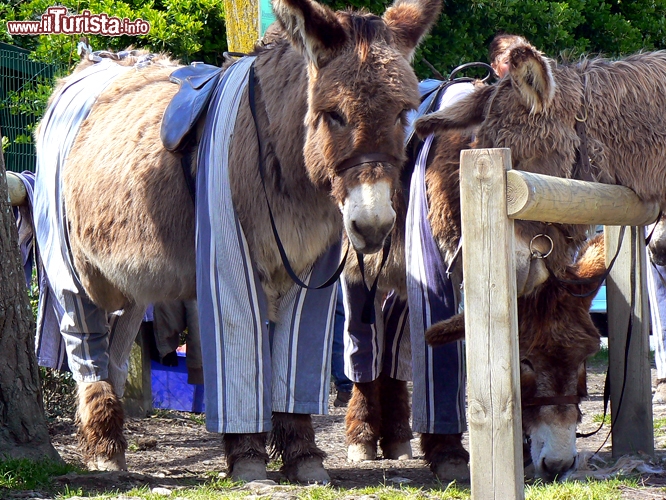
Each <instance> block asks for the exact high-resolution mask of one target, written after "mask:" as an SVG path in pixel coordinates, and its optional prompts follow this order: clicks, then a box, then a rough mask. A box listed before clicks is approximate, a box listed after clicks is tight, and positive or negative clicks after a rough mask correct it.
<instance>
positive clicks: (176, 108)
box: [160, 62, 222, 152]
mask: <svg viewBox="0 0 666 500" xmlns="http://www.w3.org/2000/svg"><path fill="white" fill-rule="evenodd" d="M220 75H222V68H218V67H217V66H213V65H211V64H204V63H200V62H194V63H192V64H190V65H189V66H185V67H183V68H179V69H177V70H176V71H174V72H173V73H171V75H170V76H169V80H171V81H172V82H173V83H177V84H178V85H180V88H179V89H178V92H177V93H176V95H175V96H173V99H171V102H170V103H169V105H168V106H167V108H166V110H165V111H164V116H163V117H162V128H161V129H160V138H161V139H162V144H163V145H164V147H165V148H166V149H167V150H168V151H171V152H177V151H182V150H183V149H185V148H186V147H187V144H188V138H189V135H190V132H192V130H193V129H194V127H195V126H196V124H197V122H198V121H199V118H201V116H202V115H203V114H204V112H205V111H206V109H208V103H209V102H210V99H211V97H212V95H213V90H214V89H215V87H216V85H217V82H218V80H219V78H220Z"/></svg>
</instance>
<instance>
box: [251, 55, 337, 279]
mask: <svg viewBox="0 0 666 500" xmlns="http://www.w3.org/2000/svg"><path fill="white" fill-rule="evenodd" d="M248 79H249V81H248V99H249V101H250V112H251V113H252V119H253V120H254V129H255V131H256V133H257V144H258V148H259V177H261V185H262V187H263V188H264V195H265V198H266V206H267V207H268V215H269V217H270V220H271V229H272V230H273V237H274V238H275V243H276V244H277V247H278V252H280V259H282V265H284V268H285V270H286V271H287V274H288V275H289V277H290V278H291V279H292V280H293V281H294V283H296V284H297V285H298V286H300V287H301V288H306V289H308V290H320V289H322V288H327V287H329V286H331V285H332V284H333V283H335V282H336V281H337V280H338V278H339V277H340V275H341V274H342V271H343V269H344V268H345V262H346V261H347V255H349V247H347V251H346V252H345V255H344V257H343V258H342V261H341V262H340V265H339V266H338V268H337V269H336V270H335V272H334V273H333V274H332V275H331V277H330V278H328V279H327V280H326V281H325V282H324V283H322V284H321V285H317V286H310V285H307V284H305V283H303V282H302V281H301V280H300V278H299V277H298V275H297V274H296V272H295V271H294V269H293V268H292V267H291V264H290V263H289V258H288V257H287V252H286V250H285V249H284V245H282V240H281V239H280V235H279V234H278V230H277V226H276V225H275V218H274V217H273V210H272V209H271V204H270V202H269V201H268V190H267V189H266V179H265V177H266V173H265V171H266V166H265V165H264V148H263V144H262V141H261V133H260V131H259V122H258V120H257V109H256V100H255V78H254V63H252V65H251V66H250V74H249V76H248Z"/></svg>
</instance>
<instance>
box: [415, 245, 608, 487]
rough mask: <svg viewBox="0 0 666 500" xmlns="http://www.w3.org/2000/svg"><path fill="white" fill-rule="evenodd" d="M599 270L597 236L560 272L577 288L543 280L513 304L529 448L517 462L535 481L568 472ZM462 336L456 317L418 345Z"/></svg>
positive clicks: (602, 257) (591, 349) (592, 338)
mask: <svg viewBox="0 0 666 500" xmlns="http://www.w3.org/2000/svg"><path fill="white" fill-rule="evenodd" d="M605 264H606V254H605V252H604V240H603V236H602V235H599V236H597V237H596V238H595V239H593V240H591V241H590V242H588V244H587V245H586V246H585V247H584V248H583V249H582V250H581V252H580V255H579V257H578V259H577V261H576V262H575V263H574V264H573V265H571V266H569V267H567V269H566V272H565V278H566V279H568V280H572V281H578V282H579V283H578V284H563V283H562V282H560V281H558V279H557V278H555V277H552V276H551V277H550V278H549V280H548V281H546V283H544V284H543V285H542V286H541V287H539V289H538V290H537V291H536V292H535V293H532V294H530V295H526V296H523V297H521V298H519V299H518V330H519V331H518V335H519V346H520V358H521V359H520V387H521V402H522V417H523V433H524V435H525V437H526V438H527V443H528V444H529V446H528V449H526V450H525V460H526V461H527V460H529V459H531V461H532V463H533V465H534V471H535V473H536V476H537V477H538V478H541V479H543V480H545V481H552V480H554V479H556V478H558V479H565V478H566V477H567V475H569V474H570V473H571V472H573V471H574V470H575V468H576V462H577V459H576V457H577V451H576V426H577V424H578V423H579V422H580V417H581V413H580V408H579V403H580V399H581V398H582V397H585V396H587V383H586V369H585V363H586V360H587V358H589V357H590V356H592V355H593V354H595V353H596V352H597V351H598V350H599V346H600V343H601V336H600V335H599V330H597V328H596V326H595V325H594V323H593V322H592V317H591V316H590V305H591V303H592V299H593V298H594V295H593V294H592V293H591V292H593V291H594V290H596V289H597V287H598V285H599V280H600V279H603V276H604V275H605V271H606V265H605ZM581 281H582V282H585V283H584V284H580V282H581ZM574 294H576V295H587V297H580V296H576V295H574ZM464 335H465V325H464V318H463V315H462V314H460V315H457V316H454V317H453V318H450V319H449V320H446V321H442V322H440V323H436V324H434V325H432V327H431V328H430V329H429V330H428V331H427V332H426V341H427V342H428V343H429V344H431V345H435V346H436V345H442V344H444V343H447V342H453V341H456V340H460V339H462V338H463V337H464Z"/></svg>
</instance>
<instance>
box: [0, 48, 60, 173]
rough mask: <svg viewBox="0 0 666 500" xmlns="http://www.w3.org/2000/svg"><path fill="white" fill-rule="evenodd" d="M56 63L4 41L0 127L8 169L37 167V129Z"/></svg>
mask: <svg viewBox="0 0 666 500" xmlns="http://www.w3.org/2000/svg"><path fill="white" fill-rule="evenodd" d="M60 74H61V71H60V70H59V68H58V67H57V66H55V65H51V64H44V63H40V62H35V61H31V60H30V59H29V52H28V51H27V50H25V49H22V48H19V47H15V46H13V45H7V44H5V43H0V131H2V135H3V138H2V142H3V146H2V147H3V152H4V156H5V164H6V168H7V170H12V171H14V172H21V171H23V170H32V171H33V172H34V170H35V143H34V139H33V129H34V127H35V125H36V123H37V122H38V121H39V119H40V118H41V116H42V113H43V112H44V108H45V106H46V101H47V99H48V96H49V95H50V93H51V90H52V89H53V84H54V82H55V77H56V76H59V75H60Z"/></svg>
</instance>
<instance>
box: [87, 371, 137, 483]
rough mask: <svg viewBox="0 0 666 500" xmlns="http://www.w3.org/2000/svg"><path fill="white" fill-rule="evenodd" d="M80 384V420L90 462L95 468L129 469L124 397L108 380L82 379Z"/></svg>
mask: <svg viewBox="0 0 666 500" xmlns="http://www.w3.org/2000/svg"><path fill="white" fill-rule="evenodd" d="M77 387H78V410H77V414H76V417H77V418H76V420H77V424H78V428H79V429H78V434H79V443H80V446H81V449H82V451H83V456H84V460H85V461H86V465H87V466H88V468H90V469H92V470H127V463H126V462H125V450H126V449H127V441H126V440H125V436H124V435H123V422H124V418H125V414H124V412H123V406H122V404H121V403H120V398H118V396H117V395H116V393H115V391H114V390H113V387H112V386H111V384H110V383H109V382H108V381H105V380H102V381H99V382H90V383H86V382H79V383H78V384H77Z"/></svg>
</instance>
